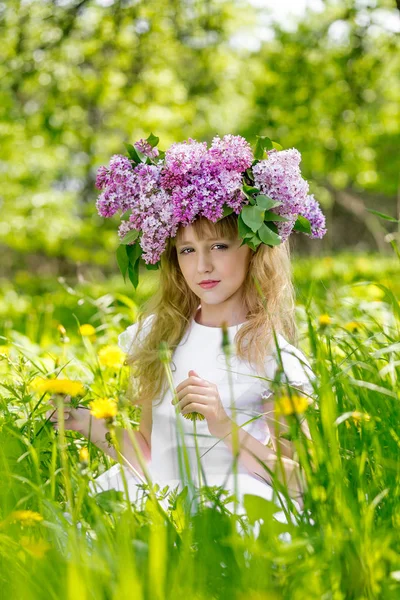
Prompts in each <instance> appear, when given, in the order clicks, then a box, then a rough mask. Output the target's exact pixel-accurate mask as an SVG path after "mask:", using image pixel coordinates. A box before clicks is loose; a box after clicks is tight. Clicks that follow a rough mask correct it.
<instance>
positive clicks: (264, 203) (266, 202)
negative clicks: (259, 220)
mask: <svg viewBox="0 0 400 600" xmlns="http://www.w3.org/2000/svg"><path fill="white" fill-rule="evenodd" d="M256 202H257V205H258V206H261V208H262V209H263V210H270V209H271V208H275V207H276V206H280V205H281V204H282V202H279V200H274V199H273V198H270V197H269V196H267V195H266V194H259V195H258V196H256Z"/></svg>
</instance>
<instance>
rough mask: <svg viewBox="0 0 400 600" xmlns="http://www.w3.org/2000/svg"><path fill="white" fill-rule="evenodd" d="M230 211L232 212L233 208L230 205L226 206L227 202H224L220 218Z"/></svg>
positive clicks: (229, 213)
mask: <svg viewBox="0 0 400 600" xmlns="http://www.w3.org/2000/svg"><path fill="white" fill-rule="evenodd" d="M232 213H233V208H232V207H231V206H228V205H227V204H224V206H223V213H222V218H224V217H227V216H228V215H231V214H232Z"/></svg>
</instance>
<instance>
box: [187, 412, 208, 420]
mask: <svg viewBox="0 0 400 600" xmlns="http://www.w3.org/2000/svg"><path fill="white" fill-rule="evenodd" d="M182 417H183V418H184V419H187V420H188V421H204V420H205V416H204V415H202V414H201V413H198V412H191V413H185V414H184V415H182Z"/></svg>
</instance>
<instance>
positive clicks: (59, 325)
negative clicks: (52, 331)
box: [57, 323, 67, 336]
mask: <svg viewBox="0 0 400 600" xmlns="http://www.w3.org/2000/svg"><path fill="white" fill-rule="evenodd" d="M57 329H58V331H59V333H60V335H63V336H64V335H66V334H67V330H66V329H65V327H64V325H62V324H61V323H59V324H58V325H57Z"/></svg>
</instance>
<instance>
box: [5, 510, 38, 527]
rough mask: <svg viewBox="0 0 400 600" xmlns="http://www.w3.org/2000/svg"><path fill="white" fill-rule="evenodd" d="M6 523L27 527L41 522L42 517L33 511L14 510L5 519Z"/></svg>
mask: <svg viewBox="0 0 400 600" xmlns="http://www.w3.org/2000/svg"><path fill="white" fill-rule="evenodd" d="M7 521H8V522H10V523H20V524H21V525H23V526H27V527H29V526H31V525H36V524H37V523H40V522H41V521H43V517H42V515H41V514H40V513H38V512H35V511H34V510H14V511H13V512H12V513H11V514H10V515H9V516H8V517H7Z"/></svg>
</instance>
